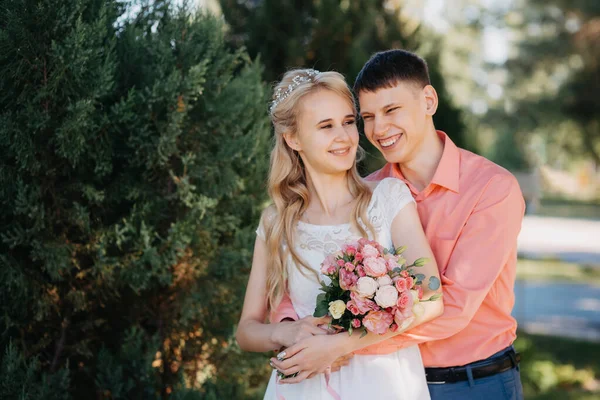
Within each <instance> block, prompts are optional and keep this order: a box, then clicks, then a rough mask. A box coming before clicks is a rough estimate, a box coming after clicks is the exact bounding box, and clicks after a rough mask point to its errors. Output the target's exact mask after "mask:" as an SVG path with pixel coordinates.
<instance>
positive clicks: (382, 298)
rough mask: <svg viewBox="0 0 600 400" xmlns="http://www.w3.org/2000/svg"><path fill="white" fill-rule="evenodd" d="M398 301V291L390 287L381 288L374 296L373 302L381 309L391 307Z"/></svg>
mask: <svg viewBox="0 0 600 400" xmlns="http://www.w3.org/2000/svg"><path fill="white" fill-rule="evenodd" d="M397 301H398V291H397V290H396V288H395V287H393V286H392V285H386V286H382V287H380V288H379V289H378V290H377V294H375V302H376V303H377V305H379V307H381V308H387V307H393V306H395V305H396V302H397Z"/></svg>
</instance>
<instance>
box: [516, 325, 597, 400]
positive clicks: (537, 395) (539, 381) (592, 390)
mask: <svg viewBox="0 0 600 400" xmlns="http://www.w3.org/2000/svg"><path fill="white" fill-rule="evenodd" d="M515 348H516V349H517V351H518V352H519V353H521V379H522V382H523V389H524V392H525V398H526V399H532V400H550V399H557V400H558V399H561V400H562V399H569V400H588V399H589V400H591V399H598V398H599V397H600V381H599V380H600V363H599V362H598V360H600V343H589V342H583V341H577V340H571V339H564V338H556V337H548V336H538V335H529V334H525V333H523V332H519V336H518V339H517V341H516V342H515Z"/></svg>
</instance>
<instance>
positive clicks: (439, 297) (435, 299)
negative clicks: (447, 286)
mask: <svg viewBox="0 0 600 400" xmlns="http://www.w3.org/2000/svg"><path fill="white" fill-rule="evenodd" d="M441 298H442V294H441V293H436V294H434V295H433V296H431V297H430V298H429V299H427V300H425V301H437V300H439V299H441Z"/></svg>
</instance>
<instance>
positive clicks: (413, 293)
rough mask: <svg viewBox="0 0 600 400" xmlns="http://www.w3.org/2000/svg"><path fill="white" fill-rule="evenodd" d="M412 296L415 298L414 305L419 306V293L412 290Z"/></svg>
mask: <svg viewBox="0 0 600 400" xmlns="http://www.w3.org/2000/svg"><path fill="white" fill-rule="evenodd" d="M410 294H411V296H412V298H413V303H414V304H417V303H418V302H419V292H418V291H416V290H411V291H410Z"/></svg>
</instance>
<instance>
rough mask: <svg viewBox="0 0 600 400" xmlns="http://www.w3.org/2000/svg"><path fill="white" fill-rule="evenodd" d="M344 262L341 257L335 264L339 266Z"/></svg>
mask: <svg viewBox="0 0 600 400" xmlns="http://www.w3.org/2000/svg"><path fill="white" fill-rule="evenodd" d="M345 263H346V262H345V261H344V260H342V259H340V260H337V265H338V266H340V267H343V266H344V264H345Z"/></svg>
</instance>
